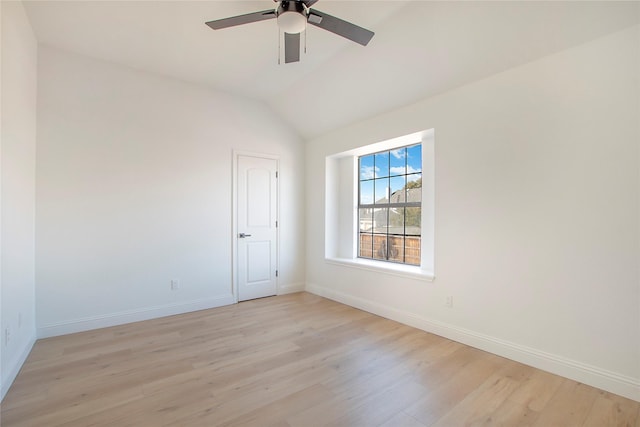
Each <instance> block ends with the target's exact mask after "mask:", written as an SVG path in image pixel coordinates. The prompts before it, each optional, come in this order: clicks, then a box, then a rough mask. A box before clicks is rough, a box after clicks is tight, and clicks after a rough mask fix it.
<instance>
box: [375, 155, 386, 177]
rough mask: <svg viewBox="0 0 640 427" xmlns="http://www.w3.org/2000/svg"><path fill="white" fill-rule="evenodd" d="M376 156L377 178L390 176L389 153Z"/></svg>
mask: <svg viewBox="0 0 640 427" xmlns="http://www.w3.org/2000/svg"><path fill="white" fill-rule="evenodd" d="M375 156H376V178H383V177H385V176H389V152H388V151H385V152H384V153H378V154H376V155H375Z"/></svg>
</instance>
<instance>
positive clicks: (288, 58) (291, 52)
mask: <svg viewBox="0 0 640 427" xmlns="http://www.w3.org/2000/svg"><path fill="white" fill-rule="evenodd" d="M298 61H300V33H297V34H289V33H284V63H285V64H288V63H290V62H298Z"/></svg>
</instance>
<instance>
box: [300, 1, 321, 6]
mask: <svg viewBox="0 0 640 427" xmlns="http://www.w3.org/2000/svg"><path fill="white" fill-rule="evenodd" d="M317 1H318V0H302V3H304V5H305V6H307V7H311V5H313V4H315V3H316V2H317Z"/></svg>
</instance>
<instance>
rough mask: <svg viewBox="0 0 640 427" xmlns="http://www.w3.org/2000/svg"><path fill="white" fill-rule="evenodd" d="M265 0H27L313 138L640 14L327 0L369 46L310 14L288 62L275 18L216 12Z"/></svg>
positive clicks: (59, 42)
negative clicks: (257, 104) (223, 23)
mask: <svg viewBox="0 0 640 427" xmlns="http://www.w3.org/2000/svg"><path fill="white" fill-rule="evenodd" d="M274 6H275V3H273V2H272V1H271V0H262V1H239V0H234V1H216V0H214V1H55V0H48V1H27V2H25V7H26V10H27V13H28V16H29V19H30V21H31V24H32V26H33V29H34V32H35V33H36V37H37V38H38V40H39V42H40V43H43V44H46V45H50V46H54V47H58V48H61V49H65V50H69V51H72V52H76V53H80V54H84V55H88V56H91V57H94V58H98V59H103V60H107V61H111V62H115V63H119V64H123V65H126V66H130V67H134V68H136V69H140V70H146V71H150V72H153V73H158V74H162V75H165V76H170V77H174V78H177V79H180V80H183V81H187V82H192V83H196V84H201V85H205V86H208V87H211V88H214V89H218V90H223V91H225V92H230V93H235V94H238V95H242V96H247V97H250V98H254V99H257V100H262V101H264V102H266V103H267V104H268V105H269V106H271V107H272V108H273V109H274V110H275V111H276V113H277V114H279V115H280V116H282V118H283V119H284V120H285V121H286V122H288V123H289V124H290V125H291V126H292V127H293V128H295V129H296V131H297V132H298V133H299V134H300V135H301V136H302V137H304V138H305V139H309V138H313V137H315V136H318V135H320V134H322V133H324V132H327V131H330V130H332V129H334V128H337V127H340V126H343V125H346V124H348V123H351V122H354V121H357V120H360V119H364V118H366V117H370V116H373V115H375V114H379V113H382V112H385V111H388V110H391V109H394V108H397V107H399V106H402V105H406V104H408V103H411V102H414V101H417V100H419V99H422V98H425V97H428V96H432V95H435V94H438V93H442V92H444V91H446V90H449V89H452V88H454V87H457V86H460V85H463V84H466V83H469V82H472V81H474V80H478V79H480V78H483V77H486V76H489V75H491V74H494V73H497V72H500V71H502V70H505V69H508V68H511V67H513V66H516V65H519V64H523V63H526V62H528V61H531V60H534V59H536V58H539V57H542V56H545V55H548V54H551V53H554V52H557V51H560V50H562V49H566V48H568V47H571V46H575V45H577V44H580V43H583V42H586V41H588V40H591V39H594V38H597V37H599V36H602V35H605V34H608V33H610V32H613V31H616V30H619V29H622V28H624V27H627V26H630V25H634V24H637V23H638V22H640V2H637V1H632V2H610V1H605V2H453V1H448V2H427V1H417V0H413V1H401V0H386V1H381V0H378V1H367V0H359V1H344V0H342V1H336V0H321V1H319V2H318V3H316V4H315V5H314V8H315V9H318V10H321V11H323V12H327V13H329V14H331V15H334V16H337V17H340V18H342V19H345V20H347V21H351V22H353V23H356V24H358V25H360V26H363V27H365V28H368V29H370V30H372V31H374V32H375V33H376V35H375V36H374V38H373V39H372V41H371V42H370V43H369V45H368V46H367V47H362V46H360V45H357V44H355V43H353V42H350V41H348V40H346V39H343V38H341V37H339V36H336V35H334V34H331V33H328V32H326V31H323V30H321V29H319V28H316V27H313V26H311V27H310V28H309V29H308V31H307V54H303V55H302V56H301V62H299V63H294V64H286V65H285V64H282V65H278V63H277V58H278V29H277V25H276V22H275V21H274V20H269V21H263V22H258V23H253V24H248V25H243V26H239V27H233V28H228V29H224V30H219V31H213V30H211V29H210V28H209V27H207V26H206V25H204V22H205V21H209V20H214V19H219V18H225V17H229V16H234V15H239V14H243V13H249V12H254V11H259V10H265V9H269V8H272V7H274Z"/></svg>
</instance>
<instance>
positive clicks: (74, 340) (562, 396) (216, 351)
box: [1, 293, 640, 427]
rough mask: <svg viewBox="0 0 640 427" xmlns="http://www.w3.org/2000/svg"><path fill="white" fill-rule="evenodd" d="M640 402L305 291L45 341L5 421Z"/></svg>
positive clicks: (483, 420)
mask: <svg viewBox="0 0 640 427" xmlns="http://www.w3.org/2000/svg"><path fill="white" fill-rule="evenodd" d="M639 412H640V404H639V403H638V402H634V401H631V400H628V399H625V398H622V397H619V396H616V395H613V394H610V393H607V392H604V391H601V390H598V389H595V388H593V387H589V386H586V385H584V384H580V383H577V382H575V381H571V380H568V379H564V378H561V377H558V376H555V375H552V374H549V373H546V372H543V371H540V370H537V369H534V368H531V367H528V366H525V365H522V364H519V363H516V362H513V361H510V360H507V359H504V358H501V357H498V356H495V355H492V354H489V353H486V352H483V351H480V350H476V349H473V348H471V347H468V346H465V345H462V344H459V343H456V342H454V341H450V340H448V339H445V338H441V337H438V336H436V335H432V334H428V333H425V332H423V331H420V330H417V329H414V328H411V327H408V326H405V325H402V324H399V323H396V322H393V321H390V320H386V319H383V318H380V317H377V316H374V315H372V314H369V313H366V312H363V311H360V310H357V309H354V308H351V307H348V306H345V305H342V304H339V303H336V302H333V301H329V300H326V299H323V298H320V297H317V296H314V295H311V294H307V293H299V294H292V295H285V296H280V297H272V298H265V299H260V300H254V301H248V302H243V303H240V304H237V305H233V306H227V307H222V308H216V309H212V310H205V311H199V312H195V313H190V314H184V315H180V316H173V317H166V318H162V319H156V320H151V321H146V322H139V323H133V324H129V325H123V326H117V327H112V328H107V329H102V330H97V331H90V332H84V333H79V334H73V335H67V336H62V337H56V338H49V339H45V340H40V341H38V342H37V343H36V345H35V347H34V349H33V351H32V353H31V355H30V356H29V358H28V360H27V362H26V363H25V365H24V367H23V369H22V371H21V372H20V374H19V375H18V378H17V379H16V381H15V383H14V385H13V386H12V388H11V389H10V391H9V393H8V394H7V396H6V398H5V400H4V402H3V404H2V418H1V420H2V426H3V427H17V426H34V427H36V426H37V427H44V426H46V427H53V426H66V427H70V426H81V427H88V426H118V427H125V426H143V427H146V426H149V427H155V426H219V425H221V426H222V425H224V426H227V425H228V426H249V425H252V426H284V427H286V426H289V427H296V426H305V427H306V426H321V425H322V426H367V427H368V426H385V427H390V426H398V427H423V426H446V427H449V426H465V425H477V426H485V425H486V426H489V425H496V426H525V425H527V426H541V427H552V426H562V427H565V426H567V427H568V426H634V427H638V426H640V414H639Z"/></svg>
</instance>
